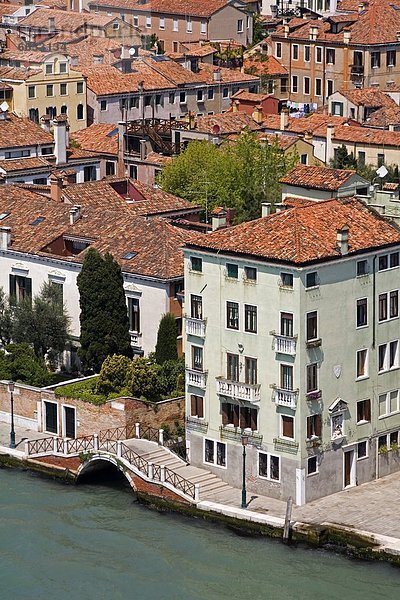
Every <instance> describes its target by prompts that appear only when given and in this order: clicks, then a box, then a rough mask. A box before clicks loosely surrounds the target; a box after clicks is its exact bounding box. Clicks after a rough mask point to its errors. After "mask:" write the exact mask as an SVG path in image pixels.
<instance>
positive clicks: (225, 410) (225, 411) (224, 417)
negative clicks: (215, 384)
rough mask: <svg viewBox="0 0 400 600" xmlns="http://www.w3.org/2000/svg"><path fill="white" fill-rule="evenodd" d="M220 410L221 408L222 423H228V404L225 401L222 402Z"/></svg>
mask: <svg viewBox="0 0 400 600" xmlns="http://www.w3.org/2000/svg"><path fill="white" fill-rule="evenodd" d="M221 410H222V425H228V423H229V419H228V405H227V403H226V402H223V403H222V405H221Z"/></svg>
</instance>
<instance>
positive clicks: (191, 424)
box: [186, 417, 208, 433]
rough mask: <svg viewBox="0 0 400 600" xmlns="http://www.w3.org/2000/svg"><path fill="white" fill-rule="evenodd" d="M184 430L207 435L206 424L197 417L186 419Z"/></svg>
mask: <svg viewBox="0 0 400 600" xmlns="http://www.w3.org/2000/svg"><path fill="white" fill-rule="evenodd" d="M186 428H187V429H190V430H193V431H201V432H202V433H207V429H208V423H207V421H204V420H203V419H200V418H199V417H186Z"/></svg>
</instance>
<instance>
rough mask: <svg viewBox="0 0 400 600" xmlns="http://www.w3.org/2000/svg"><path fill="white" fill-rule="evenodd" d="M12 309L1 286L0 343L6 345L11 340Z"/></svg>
mask: <svg viewBox="0 0 400 600" xmlns="http://www.w3.org/2000/svg"><path fill="white" fill-rule="evenodd" d="M12 330H13V311H12V307H11V306H10V303H9V301H8V298H7V297H6V295H5V293H4V290H3V288H0V343H1V345H2V346H6V345H7V344H9V343H10V342H11V340H12Z"/></svg>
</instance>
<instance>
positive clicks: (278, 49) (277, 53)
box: [275, 42, 282, 58]
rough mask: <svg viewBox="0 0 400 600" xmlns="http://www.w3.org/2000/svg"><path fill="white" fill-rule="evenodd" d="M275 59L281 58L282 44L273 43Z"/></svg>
mask: <svg viewBox="0 0 400 600" xmlns="http://www.w3.org/2000/svg"><path fill="white" fill-rule="evenodd" d="M275 57H276V58H282V43H281V42H275Z"/></svg>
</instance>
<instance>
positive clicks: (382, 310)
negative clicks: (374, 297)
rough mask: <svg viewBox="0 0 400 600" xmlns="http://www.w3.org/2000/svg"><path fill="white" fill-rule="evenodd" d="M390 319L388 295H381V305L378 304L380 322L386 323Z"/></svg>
mask: <svg viewBox="0 0 400 600" xmlns="http://www.w3.org/2000/svg"><path fill="white" fill-rule="evenodd" d="M387 318H388V310H387V294H380V295H379V304H378V320H379V321H386V320H387Z"/></svg>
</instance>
